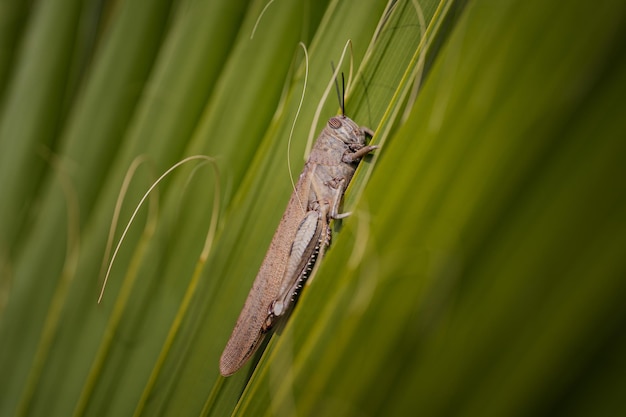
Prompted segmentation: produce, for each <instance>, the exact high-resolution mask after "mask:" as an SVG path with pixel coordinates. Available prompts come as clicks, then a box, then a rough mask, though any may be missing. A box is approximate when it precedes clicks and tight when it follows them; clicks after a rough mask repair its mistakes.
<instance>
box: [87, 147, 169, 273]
mask: <svg viewBox="0 0 626 417" xmlns="http://www.w3.org/2000/svg"><path fill="white" fill-rule="evenodd" d="M147 162H149V161H148V159H147V158H146V157H145V155H140V156H138V157H136V158H135V159H133V161H132V162H131V164H130V167H128V169H127V170H126V174H125V175H124V179H123V180H122V186H121V187H120V192H119V193H118V195H117V201H116V202H115V208H114V209H113V218H112V219H111V226H110V227H109V235H108V237H107V243H106V246H105V249H104V256H103V258H102V265H101V266H100V273H99V274H98V276H99V280H100V281H103V280H104V275H105V274H106V271H107V262H108V260H109V257H110V256H111V249H112V248H113V239H114V238H115V231H116V229H117V224H118V223H119V217H120V212H121V211H122V204H123V203H124V198H125V197H126V193H127V192H128V187H129V186H130V182H131V181H132V179H133V178H134V177H135V172H136V171H137V169H138V168H139V167H140V166H141V165H142V164H144V163H147ZM156 193H158V190H157V192H156ZM156 193H155V194H154V195H155V197H157V195H156ZM155 202H156V205H157V208H156V209H155V212H156V211H158V198H156V200H155ZM149 207H152V205H150V206H149Z"/></svg>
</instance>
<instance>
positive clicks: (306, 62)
mask: <svg viewBox="0 0 626 417" xmlns="http://www.w3.org/2000/svg"><path fill="white" fill-rule="evenodd" d="M300 46H301V47H302V50H303V51H304V85H303V86H302V95H301V96H300V103H299V104H298V110H296V116H295V117H294V118H293V123H292V124H291V130H290V131H289V139H288V140H287V169H288V170H289V179H290V180H291V188H292V189H293V191H294V192H295V191H296V183H295V182H294V180H293V173H292V172H291V140H292V139H293V131H294V129H295V127H296V122H297V121H298V117H299V116H300V110H302V103H303V102H304V95H305V93H306V84H307V81H308V79H309V54H308V52H307V49H306V45H305V44H304V43H302V42H300ZM295 195H296V197H298V203H299V204H300V208H301V209H302V210H303V211H304V210H305V207H304V204H302V201H301V200H300V196H298V194H297V193H296V194H295Z"/></svg>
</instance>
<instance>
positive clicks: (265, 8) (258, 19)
mask: <svg viewBox="0 0 626 417" xmlns="http://www.w3.org/2000/svg"><path fill="white" fill-rule="evenodd" d="M272 3H274V0H270V1H268V2H267V4H266V5H265V7H263V10H261V13H260V14H259V17H257V19H256V22H255V23H254V27H253V28H252V33H251V34H250V39H253V38H254V33H255V32H256V28H257V26H259V22H260V21H261V18H262V17H263V15H264V14H265V11H266V10H267V9H268V8H269V7H270V5H271V4H272Z"/></svg>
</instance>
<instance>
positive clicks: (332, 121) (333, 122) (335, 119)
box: [328, 117, 342, 129]
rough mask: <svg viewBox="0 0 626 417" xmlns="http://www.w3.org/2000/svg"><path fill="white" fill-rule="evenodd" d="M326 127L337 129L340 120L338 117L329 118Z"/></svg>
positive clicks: (340, 124)
mask: <svg viewBox="0 0 626 417" xmlns="http://www.w3.org/2000/svg"><path fill="white" fill-rule="evenodd" d="M328 126H330V127H331V128H333V129H339V128H340V127H341V126H342V123H341V120H339V118H338V117H331V118H330V120H329V121H328Z"/></svg>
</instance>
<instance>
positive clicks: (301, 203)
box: [220, 87, 377, 376]
mask: <svg viewBox="0 0 626 417" xmlns="http://www.w3.org/2000/svg"><path fill="white" fill-rule="evenodd" d="M337 92H338V93H339V88H338V87H337ZM340 102H341V116H334V117H331V118H330V119H329V120H328V123H327V124H326V126H325V127H324V129H323V130H322V133H321V134H320V135H319V137H318V138H317V140H316V142H315V145H314V146H313V149H312V150H311V153H310V155H309V158H308V160H307V162H306V164H305V165H304V169H303V170H302V173H301V174H300V177H299V179H298V182H297V184H296V186H295V189H294V192H293V194H292V195H291V198H290V200H289V203H288V204H287V209H286V210H285V213H284V214H283V217H282V219H281V220H280V223H279V225H278V228H277V229H276V232H275V233H274V237H273V238H272V242H271V243H270V247H269V249H268V251H267V254H266V255H265V259H264V260H263V263H262V264H261V268H260V269H259V272H258V275H257V276H256V278H255V280H254V284H252V289H251V290H250V293H249V294H248V298H247V299H246V303H245V304H244V307H243V310H242V311H241V313H240V315H239V318H238V319H237V324H236V325H235V328H234V329H233V333H232V335H231V336H230V339H229V340H228V343H227V344H226V347H225V349H224V352H223V353H222V357H221V359H220V373H221V374H222V375H224V376H229V375H232V374H234V373H235V372H237V370H239V369H240V368H241V367H242V366H243V365H244V364H245V363H246V362H247V361H248V359H250V357H251V356H252V355H253V354H254V352H255V351H256V350H257V348H258V347H259V345H260V344H261V342H262V341H263V338H264V337H265V335H266V334H267V333H268V332H269V331H270V330H271V329H272V327H273V326H274V325H275V324H276V322H277V320H279V319H280V318H281V317H283V316H285V315H286V314H287V313H288V312H289V311H290V310H291V308H292V307H293V306H294V304H295V302H296V300H297V298H298V296H299V294H300V291H301V290H302V287H303V286H304V284H305V283H306V280H307V279H308V278H309V276H310V274H311V271H312V270H313V267H314V265H315V263H316V262H317V261H318V260H319V259H321V258H322V256H323V254H324V251H325V249H326V248H327V247H328V245H329V244H330V239H331V229H330V226H329V222H330V220H331V219H342V218H344V217H347V216H348V215H349V214H350V213H339V207H340V204H341V198H342V197H343V194H344V192H345V190H346V187H347V186H348V184H349V183H350V180H351V179H352V176H353V175H354V172H355V170H356V167H357V166H358V164H359V161H360V160H361V158H363V157H364V156H365V155H367V154H369V153H370V152H372V151H373V150H374V149H376V148H377V146H370V145H366V136H369V137H373V136H374V132H373V131H372V130H371V129H369V128H367V127H363V126H359V125H358V124H356V123H355V122H354V121H353V120H351V119H350V118H348V117H347V116H346V115H345V109H344V100H343V97H341V98H340Z"/></svg>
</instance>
